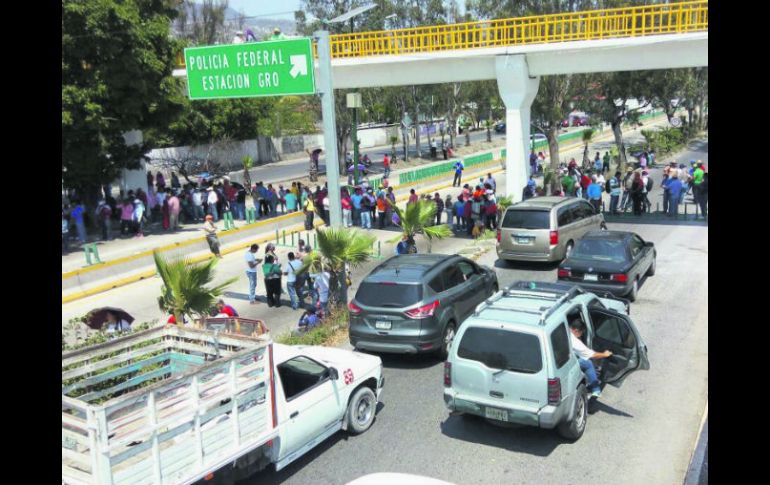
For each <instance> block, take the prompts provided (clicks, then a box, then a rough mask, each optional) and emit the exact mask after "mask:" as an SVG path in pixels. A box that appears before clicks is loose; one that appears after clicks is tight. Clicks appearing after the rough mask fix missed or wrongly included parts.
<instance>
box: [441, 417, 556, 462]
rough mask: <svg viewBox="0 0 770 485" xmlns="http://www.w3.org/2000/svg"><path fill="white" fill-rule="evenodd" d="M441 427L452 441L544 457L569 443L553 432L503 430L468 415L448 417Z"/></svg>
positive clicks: (541, 430) (542, 430) (528, 427)
mask: <svg viewBox="0 0 770 485" xmlns="http://www.w3.org/2000/svg"><path fill="white" fill-rule="evenodd" d="M440 426H441V432H442V433H443V434H444V435H445V436H448V437H450V438H455V439H460V440H463V441H468V442H470V443H478V444H482V445H487V446H494V447H497V448H503V449H506V450H508V451H515V452H518V453H525V454H529V455H535V456H542V457H546V456H549V455H550V454H551V453H552V452H553V450H554V449H556V447H557V446H559V445H561V444H565V443H567V442H566V440H564V439H562V438H561V437H559V435H557V434H556V432H555V431H553V430H546V429H540V428H536V427H533V426H521V427H518V426H517V427H506V428H502V427H497V426H494V425H492V424H489V423H488V422H486V420H484V419H483V418H481V417H477V416H473V415H469V414H462V415H456V416H449V417H448V418H447V419H446V420H445V421H444V422H443V423H441V424H440Z"/></svg>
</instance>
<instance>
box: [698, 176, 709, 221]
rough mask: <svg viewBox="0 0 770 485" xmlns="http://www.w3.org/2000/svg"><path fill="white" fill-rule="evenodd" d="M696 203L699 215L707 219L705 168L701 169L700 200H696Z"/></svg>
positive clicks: (707, 177)
mask: <svg viewBox="0 0 770 485" xmlns="http://www.w3.org/2000/svg"><path fill="white" fill-rule="evenodd" d="M698 205H699V206H700V213H701V215H702V216H703V218H704V219H706V220H708V218H709V213H708V205H709V174H708V172H706V171H705V169H704V171H703V182H702V183H701V184H700V201H699V202H698Z"/></svg>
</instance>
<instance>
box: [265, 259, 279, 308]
mask: <svg viewBox="0 0 770 485" xmlns="http://www.w3.org/2000/svg"><path fill="white" fill-rule="evenodd" d="M262 273H263V274H264V276H265V290H266V293H267V295H266V296H267V306H269V307H276V308H280V306H281V265H280V264H278V263H276V262H275V258H274V257H273V256H272V255H271V254H268V255H267V256H265V263H264V264H263V265H262Z"/></svg>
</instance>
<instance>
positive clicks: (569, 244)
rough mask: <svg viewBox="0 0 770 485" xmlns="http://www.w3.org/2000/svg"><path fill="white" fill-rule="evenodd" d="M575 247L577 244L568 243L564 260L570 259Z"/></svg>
mask: <svg viewBox="0 0 770 485" xmlns="http://www.w3.org/2000/svg"><path fill="white" fill-rule="evenodd" d="M574 247H575V244H574V243H573V242H572V241H570V242H568V243H567V247H565V248H564V259H567V258H569V255H570V254H572V248H574Z"/></svg>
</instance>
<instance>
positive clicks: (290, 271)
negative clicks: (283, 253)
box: [283, 252, 302, 310]
mask: <svg viewBox="0 0 770 485" xmlns="http://www.w3.org/2000/svg"><path fill="white" fill-rule="evenodd" d="M288 257H289V261H288V262H287V263H286V266H284V268H283V274H284V275H285V276H286V292H287V293H288V294H289V299H290V300H291V309H292V310H296V309H297V308H299V298H298V297H297V286H296V285H297V271H298V270H299V269H300V268H301V267H302V261H300V260H298V259H296V257H295V256H294V253H293V252H290V253H289V255H288Z"/></svg>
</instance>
